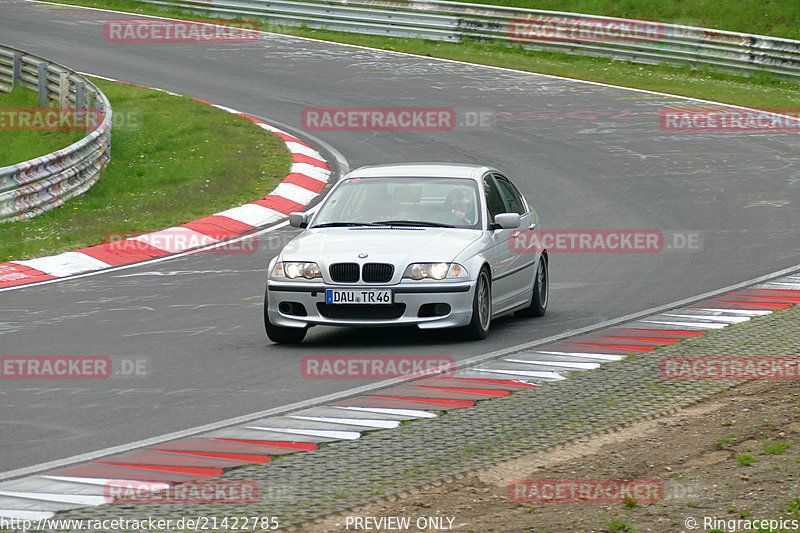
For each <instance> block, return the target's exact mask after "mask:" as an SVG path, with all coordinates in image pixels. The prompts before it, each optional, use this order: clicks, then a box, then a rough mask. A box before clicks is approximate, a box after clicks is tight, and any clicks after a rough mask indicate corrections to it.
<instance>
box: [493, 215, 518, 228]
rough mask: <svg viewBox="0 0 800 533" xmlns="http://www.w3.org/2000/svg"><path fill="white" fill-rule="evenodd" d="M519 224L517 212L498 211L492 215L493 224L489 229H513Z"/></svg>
mask: <svg viewBox="0 0 800 533" xmlns="http://www.w3.org/2000/svg"><path fill="white" fill-rule="evenodd" d="M519 225H520V216H519V213H499V214H497V215H495V216H494V224H492V226H491V228H490V229H500V228H502V229H514V228H518V227H519Z"/></svg>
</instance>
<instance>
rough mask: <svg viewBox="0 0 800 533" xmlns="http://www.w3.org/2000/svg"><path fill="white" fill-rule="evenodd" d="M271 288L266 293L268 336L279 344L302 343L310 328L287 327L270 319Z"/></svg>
mask: <svg viewBox="0 0 800 533" xmlns="http://www.w3.org/2000/svg"><path fill="white" fill-rule="evenodd" d="M268 298H269V289H268V290H267V291H266V292H265V293H264V329H265V330H266V332H267V337H268V338H269V340H271V341H272V342H275V343H277V344H300V343H301V342H303V339H304V338H305V336H306V331H308V328H287V327H284V326H276V325H275V324H273V323H272V322H270V321H269V313H268V312H267V310H268V309H269V302H268Z"/></svg>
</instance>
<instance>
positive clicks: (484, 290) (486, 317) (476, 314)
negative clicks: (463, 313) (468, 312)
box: [464, 268, 492, 340]
mask: <svg viewBox="0 0 800 533" xmlns="http://www.w3.org/2000/svg"><path fill="white" fill-rule="evenodd" d="M491 323H492V282H491V281H490V280H489V273H488V272H487V271H486V269H485V268H484V269H483V270H481V273H480V274H478V282H477V283H476V284H475V296H474V297H473V298H472V320H470V323H469V325H468V326H466V327H465V328H464V330H465V332H466V334H467V337H468V338H470V339H472V340H481V339H485V338H486V335H488V334H489V325H490V324H491Z"/></svg>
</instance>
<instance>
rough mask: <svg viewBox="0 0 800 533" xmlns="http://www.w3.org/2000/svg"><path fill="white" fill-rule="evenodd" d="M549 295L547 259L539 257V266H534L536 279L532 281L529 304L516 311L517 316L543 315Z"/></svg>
mask: <svg viewBox="0 0 800 533" xmlns="http://www.w3.org/2000/svg"><path fill="white" fill-rule="evenodd" d="M549 297H550V275H549V273H548V271H547V259H545V258H544V257H542V258H541V259H539V266H538V267H537V268H536V279H535V280H534V282H533V295H532V296H531V304H530V305H529V306H528V307H526V308H525V309H522V310H520V311H517V313H516V315H517V316H544V314H545V312H547V301H548V299H549Z"/></svg>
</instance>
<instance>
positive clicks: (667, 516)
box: [302, 381, 800, 533]
mask: <svg viewBox="0 0 800 533" xmlns="http://www.w3.org/2000/svg"><path fill="white" fill-rule="evenodd" d="M520 479H525V480H528V479H531V480H590V479H591V480H614V479H628V480H658V481H660V482H661V483H662V485H661V486H663V499H661V501H659V502H657V503H650V502H645V501H640V502H638V503H636V502H633V501H630V500H628V501H627V502H615V503H597V502H591V501H577V502H572V503H569V502H557V503H538V502H537V503H532V502H524V503H523V502H514V501H511V499H510V498H509V484H510V483H512V482H513V481H515V480H520ZM567 482H568V481H567ZM545 486H546V484H538V485H537V487H540V489H541V493H539V494H540V495H542V496H547V495H548V492H547V490H546V488H545ZM550 486H553V485H552V484H551V485H550ZM566 486H567V487H568V485H566ZM512 494H513V491H512ZM519 494H520V495H522V494H525V495H527V496H531V494H533V495H534V496H535V495H536V494H535V493H533V492H526V493H519ZM553 494H554V493H553ZM563 494H564V498H566V497H567V496H568V495H569V489H568V488H567V489H565V490H564V491H563ZM389 517H401V518H403V517H407V518H410V527H409V528H404V527H403V526H402V525H400V524H401V523H400V522H386V521H385V522H383V524H382V525H383V526H384V527H375V526H376V523H377V522H376V521H379V520H381V518H384V519H388V518H389ZM358 518H360V519H361V522H360V523H359V522H357V519H358ZM367 518H369V519H370V520H368V521H367ZM428 518H439V519H440V520H439V521H435V520H428ZM781 518H782V519H783V520H789V521H791V520H797V521H798V522H797V527H795V525H794V524H792V523H788V524H784V526H788V527H785V528H784V529H781V528H780V527H779V526H780V525H779V524H777V526H778V527H774V528H770V527H769V526H768V527H766V528H762V529H761V531H765V532H766V531H771V532H776V533H777V532H782V531H800V386H799V385H798V382H797V381H782V382H778V381H770V382H763V381H762V382H749V383H746V384H743V385H741V386H739V387H736V388H733V389H730V390H728V391H726V392H723V393H720V394H717V395H715V396H712V397H711V398H709V399H707V400H705V401H703V402H700V403H698V404H696V405H694V406H692V407H689V408H686V409H683V410H680V411H678V412H677V413H675V414H673V415H669V416H663V417H660V418H656V419H653V420H647V421H644V422H638V423H635V424H632V425H630V426H627V427H625V428H624V429H621V430H618V431H614V432H608V433H604V434H600V435H598V436H596V437H593V438H590V439H584V440H583V441H580V442H576V443H571V444H568V445H563V446H559V447H556V448H553V449H551V450H548V451H545V452H540V453H533V454H530V455H528V456H525V457H522V458H519V459H516V460H513V461H508V462H505V463H502V464H499V465H496V466H493V467H491V468H486V469H483V470H481V471H480V472H478V473H477V474H476V475H470V476H466V477H462V478H461V479H456V480H454V481H453V482H451V483H447V484H443V485H440V486H438V487H430V488H428V489H426V490H422V491H417V492H414V493H411V494H409V495H408V496H407V497H404V498H400V499H396V500H395V501H390V502H384V503H379V504H373V505H369V506H366V507H362V508H359V509H355V510H352V511H351V512H348V513H347V514H343V515H338V516H334V517H330V518H327V519H325V520H323V521H320V522H318V523H316V524H315V525H313V526H309V525H306V526H304V527H303V528H302V530H303V531H304V532H308V533H332V532H340V531H348V530H349V531H374V532H390V531H414V532H416V531H426V532H428V531H457V532H479V533H514V532H524V533H534V532H535V533H544V532H553V533H560V532H581V533H590V532H598V533H599V532H607V531H626V532H634V531H639V532H648V531H652V532H659V533H660V532H689V531H704V532H711V531H748V530H750V531H753V530H755V531H759V528H758V527H748V523H747V522H746V521H748V520H750V521H752V520H769V519H781ZM420 519H421V520H420ZM451 519H452V522H451V521H450V520H451ZM692 519H694V520H696V524H697V525H696V527H695V528H691V527H688V526H691V525H692V524H693V522H692ZM709 519H717V520H722V521H724V523H723V522H715V523H711V522H709V521H708V520H709ZM418 520H419V521H418ZM736 520H739V521H740V522H738V523H736V522H735V521H736ZM732 521H733V522H732ZM358 525H360V526H361V527H357V526H358ZM749 525H750V526H752V524H749ZM773 525H775V524H773ZM387 526H388V527H387ZM417 526H422V527H417ZM793 527H794V529H792V528H793Z"/></svg>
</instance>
